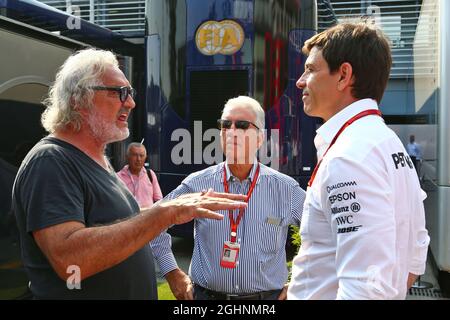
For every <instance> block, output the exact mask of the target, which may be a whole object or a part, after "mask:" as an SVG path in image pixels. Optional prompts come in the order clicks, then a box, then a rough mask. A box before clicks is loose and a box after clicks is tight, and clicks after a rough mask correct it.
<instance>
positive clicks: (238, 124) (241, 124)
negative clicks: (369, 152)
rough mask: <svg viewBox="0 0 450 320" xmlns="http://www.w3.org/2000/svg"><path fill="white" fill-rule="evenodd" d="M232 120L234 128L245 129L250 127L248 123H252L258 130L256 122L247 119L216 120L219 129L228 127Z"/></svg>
mask: <svg viewBox="0 0 450 320" xmlns="http://www.w3.org/2000/svg"><path fill="white" fill-rule="evenodd" d="M233 122H234V126H235V128H236V129H244V130H247V129H248V128H249V127H250V125H253V126H254V127H255V128H256V129H258V130H259V128H258V126H257V125H256V124H254V123H253V122H250V121H247V120H235V121H232V120H224V119H219V120H217V125H218V126H219V129H230V128H231V125H232V124H233Z"/></svg>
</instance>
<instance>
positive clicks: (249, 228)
mask: <svg viewBox="0 0 450 320" xmlns="http://www.w3.org/2000/svg"><path fill="white" fill-rule="evenodd" d="M224 167H225V168H226V171H227V179H228V183H229V190H230V193H235V194H247V192H248V189H249V188H250V184H251V181H252V179H253V176H254V174H255V171H256V163H255V164H254V165H253V168H252V170H251V172H250V175H249V178H247V179H245V180H244V181H242V182H240V181H239V179H237V178H236V177H234V176H233V175H232V174H231V171H230V170H229V168H228V165H225V163H221V164H218V165H215V166H212V167H209V168H207V169H205V170H202V171H199V172H195V173H193V174H191V175H189V176H188V177H187V178H186V179H185V180H184V181H183V182H182V183H181V185H180V186H179V187H178V188H176V189H175V190H174V191H172V192H171V193H170V194H169V195H167V196H166V198H165V199H173V198H176V197H178V196H180V195H182V194H186V193H192V192H200V191H202V190H204V189H208V188H213V189H214V190H215V191H218V192H225V191H224V185H223V170H224ZM304 200H305V192H304V190H302V189H301V188H300V186H299V184H298V183H297V181H295V180H294V179H292V178H291V177H289V176H287V175H284V174H282V173H280V172H277V171H275V170H273V169H271V168H269V167H267V166H264V165H262V164H261V167H260V173H259V178H258V181H257V182H256V186H255V189H254V191H253V194H252V196H251V198H250V201H249V203H248V207H247V209H246V210H245V212H244V214H243V217H242V220H241V222H240V224H239V226H238V229H237V241H238V242H239V243H240V251H239V257H238V263H237V266H236V268H234V269H228V268H222V267H221V266H220V259H221V253H222V249H223V244H224V242H225V241H229V240H230V232H231V231H230V220H229V217H228V211H219V212H220V213H222V214H224V219H223V220H220V221H219V220H210V219H196V220H195V222H194V252H193V255H192V261H191V265H190V268H189V275H190V277H191V279H192V281H193V282H194V283H196V284H198V285H200V286H202V287H204V288H208V289H210V290H214V291H219V292H224V293H230V294H243V293H254V292H260V291H267V290H274V289H281V288H282V287H283V286H284V284H285V283H286V281H287V277H288V270H287V267H286V251H285V244H286V238H287V233H288V227H289V225H290V224H296V225H300V220H301V214H302V208H303V202H304ZM238 213H239V211H238V210H235V212H234V216H235V219H236V217H237V215H238ZM170 246H171V241H170V235H168V234H167V233H162V234H161V235H160V236H159V237H157V238H156V239H155V240H154V241H152V248H153V250H154V252H155V256H156V257H158V258H157V259H158V263H159V265H160V269H161V272H162V273H163V274H165V273H167V272H169V271H171V270H173V269H175V268H176V267H177V264H176V262H175V258H174V256H173V254H172V251H171V249H170Z"/></svg>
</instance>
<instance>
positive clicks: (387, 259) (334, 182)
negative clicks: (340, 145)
mask: <svg viewBox="0 0 450 320" xmlns="http://www.w3.org/2000/svg"><path fill="white" fill-rule="evenodd" d="M376 165H377V164H376V163H371V164H370V165H367V163H361V162H357V161H353V160H349V159H344V158H334V159H332V160H331V161H330V162H329V163H328V166H327V167H326V168H324V169H325V172H324V175H323V178H322V186H323V188H322V189H323V190H321V203H322V204H324V208H323V210H324V212H325V216H326V217H327V218H329V219H330V220H329V222H330V224H331V228H332V233H333V234H334V237H335V241H336V274H337V277H338V280H339V288H338V292H337V299H371V300H373V299H391V298H393V297H395V296H396V295H397V293H398V292H397V289H396V288H395V286H394V284H393V282H392V270H393V269H394V267H395V263H396V257H395V252H396V248H395V238H396V228H395V219H394V211H393V205H392V203H391V195H392V191H391V189H390V186H389V184H388V182H387V181H389V177H388V176H387V172H386V171H385V170H383V168H381V167H380V168H376ZM381 165H382V164H381ZM381 165H380V166H381Z"/></svg>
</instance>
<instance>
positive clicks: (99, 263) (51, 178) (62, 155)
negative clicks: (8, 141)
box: [13, 49, 246, 299]
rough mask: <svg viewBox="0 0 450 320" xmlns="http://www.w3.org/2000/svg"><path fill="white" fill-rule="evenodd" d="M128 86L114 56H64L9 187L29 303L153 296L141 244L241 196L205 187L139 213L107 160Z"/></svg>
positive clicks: (148, 259)
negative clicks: (37, 134)
mask: <svg viewBox="0 0 450 320" xmlns="http://www.w3.org/2000/svg"><path fill="white" fill-rule="evenodd" d="M134 96H135V90H134V89H133V88H132V87H131V86H130V83H129V82H128V80H127V79H126V77H125V76H124V74H123V73H122V71H121V70H120V69H119V66H118V62H117V59H116V57H115V56H114V54H113V53H111V52H108V51H103V50H95V49H86V50H82V51H80V52H77V53H76V54H74V55H72V56H71V57H69V58H68V59H67V61H66V62H65V63H64V64H63V66H62V67H61V69H60V70H59V72H58V74H57V76H56V81H55V83H54V85H53V86H52V88H51V90H50V94H49V98H48V99H47V100H46V102H45V103H46V104H47V109H46V110H45V112H44V113H43V116H42V124H43V126H44V127H45V129H46V130H47V131H48V132H49V133H50V135H49V136H47V137H45V138H43V139H42V140H41V141H39V142H38V143H37V144H36V145H35V146H34V147H33V149H32V150H31V151H30V152H29V153H28V155H27V156H26V157H25V159H24V161H23V162H22V165H21V167H20V168H19V171H18V174H17V177H16V180H15V183H14V188H13V208H14V212H15V215H16V219H17V223H18V227H19V231H20V237H21V245H22V257H23V262H24V266H25V269H26V271H27V273H28V276H29V279H30V288H31V291H32V293H33V295H34V297H35V298H37V299H156V298H157V293H156V278H155V272H154V266H153V253H152V250H151V248H150V246H149V245H148V243H149V241H150V240H152V239H153V238H155V237H156V236H158V235H159V234H160V233H161V231H162V230H164V229H166V228H167V227H168V226H170V225H173V224H181V223H186V222H188V221H190V220H192V219H193V218H212V219H222V216H221V215H219V214H217V213H215V212H213V211H215V210H222V209H235V208H238V207H239V208H240V207H245V206H246V205H245V203H243V202H240V201H236V200H244V199H245V197H244V196H237V195H235V196H232V195H226V194H220V193H215V192H213V191H209V192H203V193H196V194H190V195H187V196H185V197H182V198H178V199H174V200H171V201H160V202H159V203H158V204H156V205H154V206H152V207H151V208H150V209H145V210H142V211H140V209H139V205H138V203H137V202H136V200H135V199H134V197H133V195H132V194H131V193H130V192H129V191H128V189H127V187H126V186H125V185H124V184H123V183H122V182H121V181H120V180H119V178H118V177H117V175H116V174H115V172H114V170H113V168H112V167H111V165H110V164H109V162H108V160H107V158H106V157H105V154H104V151H105V147H106V145H107V144H108V143H110V142H114V141H120V140H123V139H125V138H126V137H128V135H129V130H128V117H129V115H130V112H131V111H132V110H133V108H134V107H135V102H134V99H133V98H134Z"/></svg>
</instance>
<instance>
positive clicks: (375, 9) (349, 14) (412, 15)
mask: <svg viewBox="0 0 450 320" xmlns="http://www.w3.org/2000/svg"><path fill="white" fill-rule="evenodd" d="M322 2H323V3H324V4H322V3H321V2H320V1H319V7H318V17H319V24H318V28H319V32H320V31H323V30H325V29H326V28H328V27H330V26H331V25H333V24H334V23H335V22H336V21H342V20H346V19H349V20H351V19H355V18H356V19H357V18H359V17H361V16H367V17H371V18H373V19H374V20H375V21H376V22H377V23H379V24H380V25H381V28H382V30H383V31H384V33H385V34H386V35H387V36H388V37H389V38H390V40H391V50H392V57H393V65H392V69H391V78H409V77H414V76H417V75H421V76H427V75H430V76H434V75H435V74H436V72H437V70H436V68H435V67H434V66H435V65H436V64H437V60H438V55H437V50H438V46H437V36H436V35H437V34H438V1H422V0H395V1H386V0H385V1H382V0H372V1H370V0H366V1H348V0H344V1H343V0H330V1H322ZM425 3H426V5H425ZM330 9H331V10H330ZM424 18H426V19H428V21H429V23H428V27H429V28H428V29H427V30H422V31H421V32H419V33H418V32H417V31H418V30H417V25H418V23H419V19H424ZM421 48H423V50H421Z"/></svg>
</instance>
